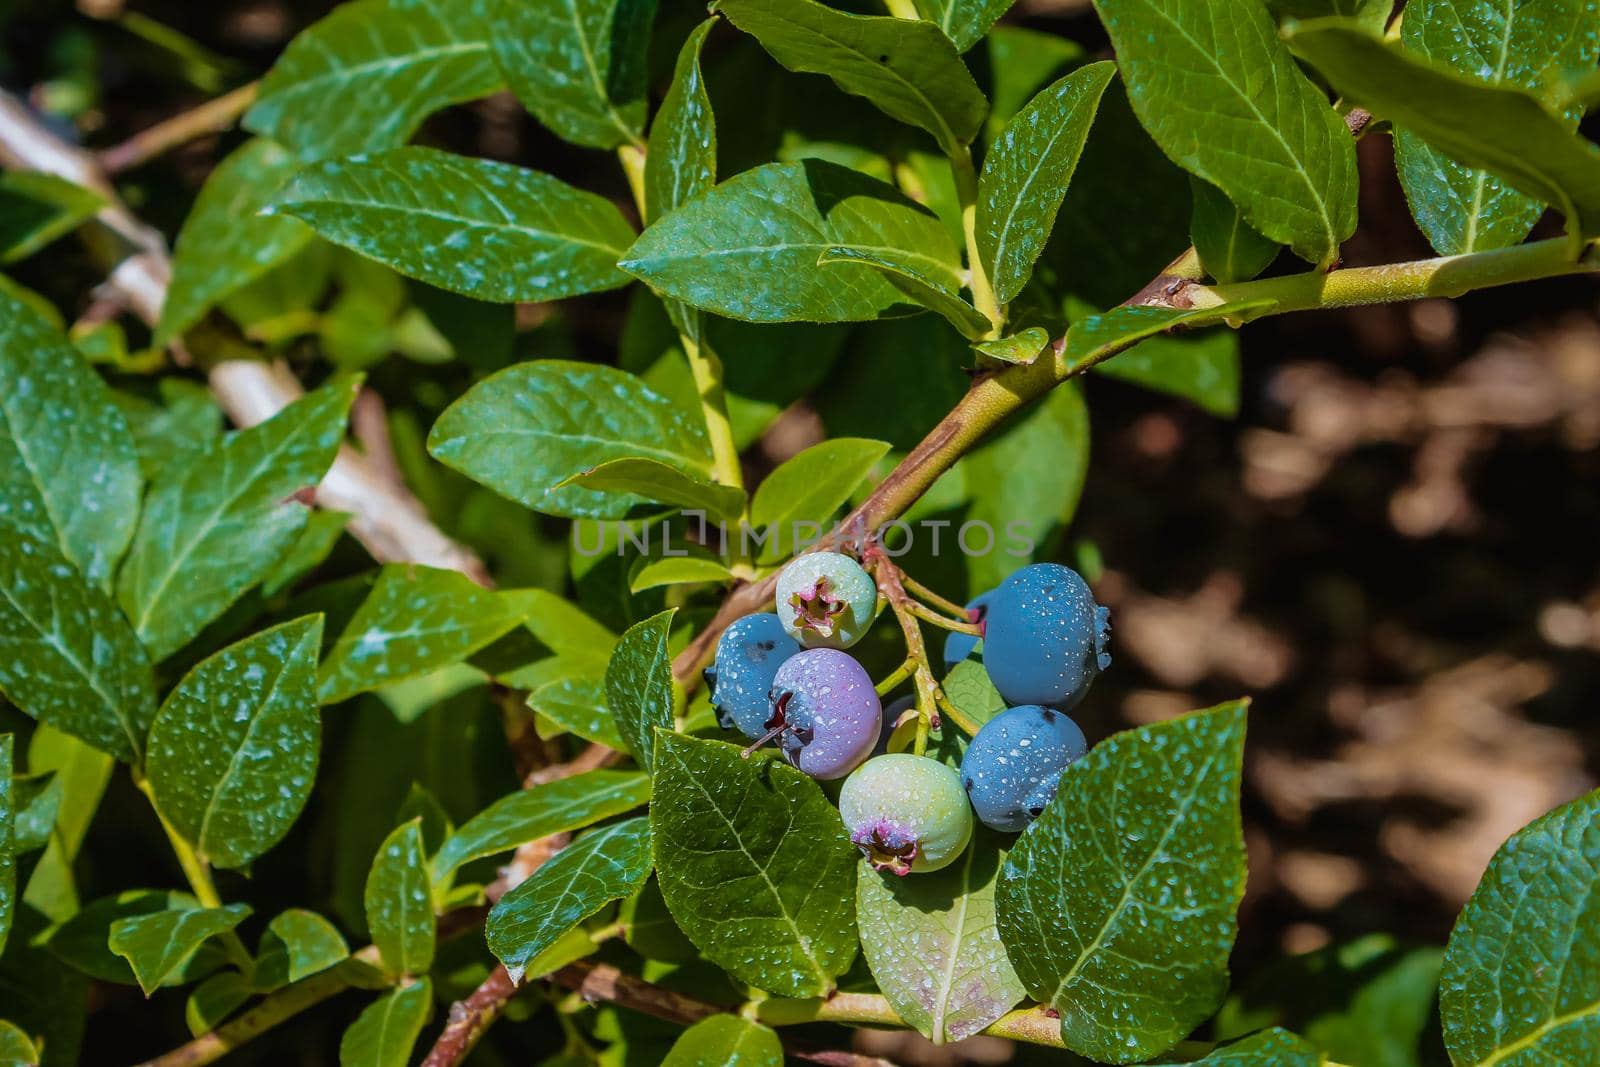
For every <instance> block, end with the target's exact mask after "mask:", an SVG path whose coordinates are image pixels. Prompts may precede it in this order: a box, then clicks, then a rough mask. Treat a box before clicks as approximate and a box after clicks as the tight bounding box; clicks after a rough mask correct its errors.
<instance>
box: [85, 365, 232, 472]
mask: <svg viewBox="0 0 1600 1067" xmlns="http://www.w3.org/2000/svg"><path fill="white" fill-rule="evenodd" d="M157 388H158V389H159V391H160V394H161V403H159V404H157V403H154V402H151V401H147V400H144V399H143V398H141V397H135V396H131V395H129V394H127V393H114V394H112V399H113V400H115V401H116V404H117V407H119V408H121V409H122V415H123V418H124V419H126V420H127V423H128V430H129V432H130V433H132V435H133V447H134V450H135V451H136V452H137V453H138V455H139V469H140V470H141V471H143V472H144V476H145V477H146V478H147V479H149V480H150V481H157V480H158V479H159V478H160V476H161V472H162V471H163V470H164V469H165V468H167V467H168V466H171V465H172V464H175V463H186V462H188V457H189V456H190V455H191V454H192V453H198V452H201V451H203V450H204V449H205V447H206V446H207V445H209V444H211V443H212V442H214V441H216V440H217V439H218V438H220V437H221V436H222V409H221V408H219V407H218V406H217V402H216V401H215V400H213V399H212V397H211V390H209V389H207V388H206V387H205V386H203V385H201V384H199V383H198V382H191V381H189V380H188V379H186V378H163V379H161V382H160V384H159V385H158V387H157Z"/></svg>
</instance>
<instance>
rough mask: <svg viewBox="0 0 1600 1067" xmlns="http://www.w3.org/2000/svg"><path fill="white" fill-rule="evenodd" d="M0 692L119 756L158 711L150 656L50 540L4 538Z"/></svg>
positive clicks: (140, 739)
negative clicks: (147, 657) (148, 656)
mask: <svg viewBox="0 0 1600 1067" xmlns="http://www.w3.org/2000/svg"><path fill="white" fill-rule="evenodd" d="M0 692H4V693H5V695H6V697H7V698H8V699H9V700H11V701H12V703H14V704H16V706H17V707H19V708H21V709H22V710H23V711H25V712H27V713H28V714H29V715H31V716H33V717H34V718H35V719H38V720H39V721H40V722H43V723H49V724H50V725H51V726H54V727H56V728H57V729H59V730H62V731H64V732H66V733H69V734H72V735H73V736H74V737H79V738H82V739H83V740H84V741H87V742H88V743H89V744H91V745H93V746H94V747H95V748H98V749H100V750H101V751H103V752H109V753H111V754H112V755H113V756H115V757H117V758H118V759H120V760H122V761H123V762H125V763H137V762H138V761H139V758H140V753H141V752H142V751H143V749H144V739H145V734H146V733H147V732H148V730H149V728H150V720H151V719H152V718H153V717H154V716H155V711H156V697H155V683H154V681H153V679H152V678H151V675H150V662H149V660H148V659H146V657H145V652H144V649H143V648H141V647H140V645H139V640H138V638H137V637H135V636H134V633H133V629H132V627H130V626H129V625H128V622H127V620H126V619H125V618H123V615H122V612H120V611H118V610H117V606H116V604H114V603H112V601H111V598H110V597H108V596H106V595H105V594H104V593H102V592H101V591H100V590H99V589H97V588H96V587H94V586H92V585H90V584H89V583H88V582H86V581H84V579H83V578H82V576H81V575H80V574H79V573H78V571H77V568H75V567H73V565H72V564H71V563H69V562H67V561H66V560H65V559H64V558H62V556H61V554H60V552H59V551H58V550H57V548H56V546H55V542H54V540H52V541H50V542H44V541H38V540H35V539H34V538H33V537H32V535H30V534H28V533H26V532H24V531H22V530H12V531H9V532H6V533H5V534H4V536H0Z"/></svg>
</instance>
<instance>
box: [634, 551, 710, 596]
mask: <svg viewBox="0 0 1600 1067" xmlns="http://www.w3.org/2000/svg"><path fill="white" fill-rule="evenodd" d="M731 581H733V572H732V571H730V570H728V568H727V567H725V566H723V565H722V564H721V563H718V562H717V561H716V560H714V559H703V558H701V557H699V556H671V557H667V558H664V559H658V560H655V561H653V562H651V563H647V564H645V565H644V566H643V567H640V568H639V569H638V571H636V572H635V573H634V574H633V575H632V577H630V578H629V579H628V591H629V592H632V593H642V592H644V591H645V590H646V589H659V588H660V587H661V586H664V585H687V584H691V583H695V582H731Z"/></svg>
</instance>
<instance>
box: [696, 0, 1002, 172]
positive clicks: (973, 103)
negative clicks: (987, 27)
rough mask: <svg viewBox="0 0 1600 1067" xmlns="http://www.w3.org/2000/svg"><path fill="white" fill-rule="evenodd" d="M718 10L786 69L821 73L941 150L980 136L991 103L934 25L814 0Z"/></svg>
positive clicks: (728, 1)
mask: <svg viewBox="0 0 1600 1067" xmlns="http://www.w3.org/2000/svg"><path fill="white" fill-rule="evenodd" d="M716 10H717V13H718V14H721V15H724V16H726V17H727V19H728V21H729V22H731V23H733V24H734V25H735V26H737V27H739V29H741V30H743V31H744V32H746V33H748V34H750V35H751V36H752V37H754V38H755V39H756V40H758V41H760V42H761V47H763V48H765V49H766V50H767V51H768V52H770V53H771V54H772V58H774V59H776V60H777V61H778V62H779V63H782V64H783V65H784V66H786V67H788V68H789V69H790V70H793V71H799V72H801V73H804V74H826V75H827V76H828V77H830V78H832V79H833V83H834V84H835V85H837V86H838V87H839V88H841V89H843V90H844V91H845V92H847V93H850V94H851V95H853V96H861V97H865V98H866V99H867V100H869V101H871V102H872V104H873V105H874V106H875V107H877V108H878V109H879V110H880V111H882V112H883V113H884V114H886V115H888V116H889V117H890V118H894V119H899V120H900V121H901V122H904V123H907V124H909V125H912V126H920V127H921V128H922V129H924V130H927V131H928V132H929V133H931V134H932V135H933V139H934V140H935V141H937V142H938V143H939V147H940V148H941V149H943V150H944V151H945V152H946V153H952V152H957V151H959V150H960V149H961V148H962V146H964V145H966V144H968V143H970V142H971V141H972V139H973V138H974V137H976V136H977V135H978V130H979V129H980V128H981V127H982V125H983V117H984V115H985V114H987V113H988V110H989V102H988V101H987V100H985V99H984V97H983V93H982V91H981V90H979V88H978V83H977V82H975V81H973V80H972V75H971V74H970V73H968V72H967V68H966V64H964V63H962V61H961V56H960V54H959V53H958V52H957V51H956V49H955V46H954V45H953V44H951V42H950V38H948V37H946V36H945V35H944V31H943V30H941V29H939V27H937V26H934V25H931V24H929V23H926V22H913V21H908V20H906V19H897V18H891V17H887V16H881V15H849V14H846V13H845V12H842V11H835V10H833V9H832V8H829V7H824V6H823V5H822V4H818V3H815V2H814V0H719V2H718V3H717V6H716Z"/></svg>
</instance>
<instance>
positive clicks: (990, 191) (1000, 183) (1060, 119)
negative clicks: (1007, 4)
mask: <svg viewBox="0 0 1600 1067" xmlns="http://www.w3.org/2000/svg"><path fill="white" fill-rule="evenodd" d="M1116 72H1117V67H1116V64H1115V63H1090V64H1088V65H1087V66H1083V67H1079V68H1078V69H1077V70H1075V71H1073V72H1072V73H1071V74H1069V75H1067V76H1066V77H1065V78H1062V79H1061V80H1060V81H1058V82H1056V83H1055V84H1054V85H1052V86H1050V87H1049V88H1047V89H1045V90H1043V91H1042V92H1040V93H1039V94H1038V95H1037V96H1035V97H1034V98H1033V99H1032V100H1031V101H1029V103H1028V106H1027V107H1025V108H1023V109H1022V110H1021V111H1019V112H1017V114H1016V116H1015V117H1014V118H1013V119H1012V120H1011V121H1010V122H1008V123H1006V127H1005V129H1004V130H1002V131H1001V133H1000V136H999V137H998V138H996V139H995V143H994V145H993V146H992V147H991V148H990V149H989V154H988V156H987V157H985V159H984V162H983V175H982V177H981V178H980V179H979V181H978V217H977V242H978V252H979V254H980V255H982V257H983V262H984V266H985V267H986V268H987V270H988V272H989V280H990V282H991V283H992V284H993V285H994V291H995V297H996V298H997V299H998V300H999V301H1000V302H1001V303H1002V304H1008V303H1010V302H1011V301H1012V300H1015V299H1016V297H1017V294H1019V293H1021V292H1022V287H1023V286H1024V285H1026V284H1027V282H1028V278H1029V277H1030V276H1031V275H1032V274H1033V263H1034V260H1036V259H1038V258H1039V253H1040V252H1042V251H1044V246H1045V242H1046V241H1047V240H1048V239H1049V237H1050V231H1051V229H1052V228H1053V227H1054V226H1055V221H1056V212H1057V211H1059V210H1061V201H1062V200H1064V199H1065V198H1066V195H1067V186H1068V184H1069V183H1071V181H1072V172H1073V171H1074V170H1076V169H1077V166H1078V157H1079V156H1080V155H1081V154H1082V153H1083V146H1084V144H1085V142H1087V141H1088V139H1089V127H1090V126H1091V125H1092V124H1093V123H1094V115H1095V111H1096V109H1097V108H1098V107H1099V106H1100V96H1101V94H1103V93H1104V92H1105V90H1106V86H1107V85H1109V84H1110V83H1111V78H1112V76H1113V75H1115V74H1116Z"/></svg>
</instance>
